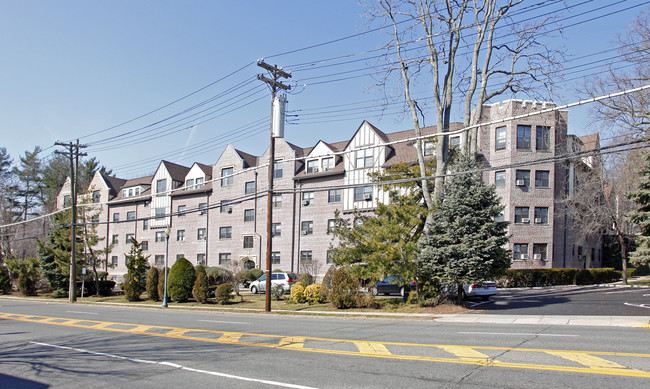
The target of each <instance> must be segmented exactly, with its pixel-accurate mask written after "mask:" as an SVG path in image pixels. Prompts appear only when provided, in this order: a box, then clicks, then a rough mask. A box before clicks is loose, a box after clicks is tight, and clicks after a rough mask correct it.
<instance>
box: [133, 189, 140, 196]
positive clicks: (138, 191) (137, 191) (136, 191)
mask: <svg viewBox="0 0 650 389" xmlns="http://www.w3.org/2000/svg"><path fill="white" fill-rule="evenodd" d="M134 190H135V195H136V196H137V195H139V194H140V187H137V188H135V189H134Z"/></svg>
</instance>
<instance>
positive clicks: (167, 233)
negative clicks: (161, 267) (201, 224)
mask: <svg viewBox="0 0 650 389" xmlns="http://www.w3.org/2000/svg"><path fill="white" fill-rule="evenodd" d="M169 233H170V231H169V228H167V230H166V231H165V238H166V241H167V243H166V244H165V291H164V292H163V302H162V308H167V263H168V258H169Z"/></svg>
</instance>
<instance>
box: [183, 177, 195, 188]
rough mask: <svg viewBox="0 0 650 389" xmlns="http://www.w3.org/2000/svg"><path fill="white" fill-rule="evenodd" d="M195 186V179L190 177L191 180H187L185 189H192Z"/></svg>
mask: <svg viewBox="0 0 650 389" xmlns="http://www.w3.org/2000/svg"><path fill="white" fill-rule="evenodd" d="M193 186H194V179H193V178H190V179H189V180H185V190H189V189H192V187H193Z"/></svg>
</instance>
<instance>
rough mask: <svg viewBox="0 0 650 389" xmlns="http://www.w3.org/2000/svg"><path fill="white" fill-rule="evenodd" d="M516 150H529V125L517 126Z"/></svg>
mask: <svg viewBox="0 0 650 389" xmlns="http://www.w3.org/2000/svg"><path fill="white" fill-rule="evenodd" d="M517 150H530V126H522V125H518V126H517Z"/></svg>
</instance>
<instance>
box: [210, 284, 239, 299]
mask: <svg viewBox="0 0 650 389" xmlns="http://www.w3.org/2000/svg"><path fill="white" fill-rule="evenodd" d="M214 297H215V299H216V300H217V302H218V303H219V304H228V302H229V301H230V300H232V299H233V298H235V296H233V295H232V284H230V283H227V284H221V285H219V286H217V290H216V291H215V293H214Z"/></svg>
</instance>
